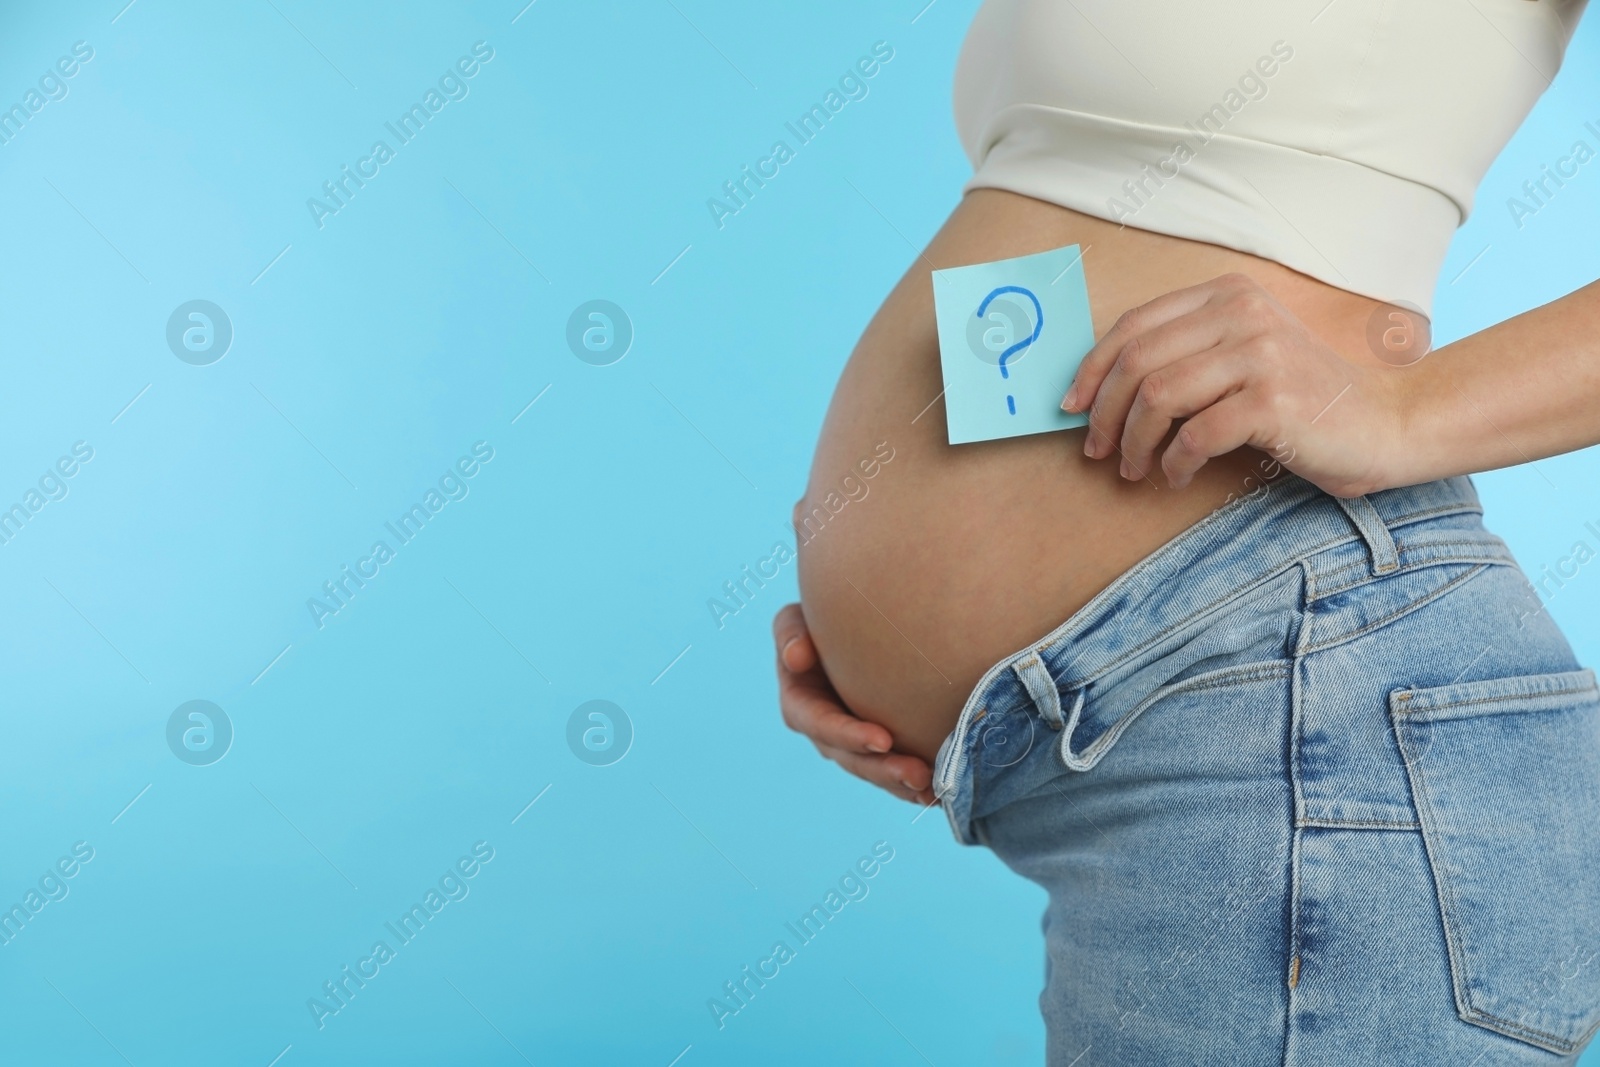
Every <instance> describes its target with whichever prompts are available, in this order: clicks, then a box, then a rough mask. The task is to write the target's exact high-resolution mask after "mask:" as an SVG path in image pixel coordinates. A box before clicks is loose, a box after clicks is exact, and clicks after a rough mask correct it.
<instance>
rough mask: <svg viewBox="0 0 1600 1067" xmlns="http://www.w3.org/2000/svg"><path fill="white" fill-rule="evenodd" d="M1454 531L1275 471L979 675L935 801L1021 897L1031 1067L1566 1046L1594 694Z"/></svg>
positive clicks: (1595, 931)
mask: <svg viewBox="0 0 1600 1067" xmlns="http://www.w3.org/2000/svg"><path fill="white" fill-rule="evenodd" d="M1481 514H1482V513H1481V509H1480V508H1479V506H1478V501H1477V495H1476V493H1475V491H1474V490H1473V488H1472V484H1471V482H1470V481H1468V480H1467V479H1465V478H1455V479H1450V480H1447V481H1440V482H1433V483H1430V484H1427V485H1420V486H1413V487H1410V488H1405V489H1396V490H1389V491H1385V492H1381V493H1374V494H1372V495H1370V496H1368V497H1363V498H1358V499H1355V500H1336V499H1335V498H1333V497H1330V496H1328V495H1326V494H1324V493H1322V492H1321V491H1319V490H1317V489H1316V488H1314V487H1313V486H1311V485H1309V484H1308V483H1306V482H1304V481H1302V480H1300V479H1298V478H1294V477H1292V476H1289V477H1288V478H1287V479H1286V480H1285V481H1283V482H1280V483H1278V484H1275V485H1273V486H1272V487H1271V488H1269V489H1264V490H1262V491H1260V492H1259V493H1258V494H1257V495H1255V496H1254V497H1248V498H1244V499H1241V500H1237V501H1234V502H1233V503H1231V504H1229V505H1228V506H1226V507H1224V508H1222V509H1221V510H1219V511H1218V512H1217V513H1215V514H1214V515H1212V516H1211V517H1209V518H1208V519H1206V520H1205V521H1203V522H1201V523H1200V524H1198V525H1196V526H1195V527H1193V528H1191V529H1190V530H1188V531H1186V532H1185V533H1184V534H1182V535H1181V536H1179V537H1178V538H1177V539H1176V540H1174V541H1172V542H1170V543H1169V544H1167V545H1166V546H1165V547H1163V548H1162V549H1160V550H1159V551H1158V552H1156V553H1155V554H1154V555H1152V556H1151V557H1149V558H1148V559H1146V560H1145V561H1144V562H1143V563H1141V564H1139V565H1138V566H1137V567H1135V568H1134V569H1133V570H1131V571H1129V572H1128V573H1127V574H1125V575H1123V576H1122V577H1121V578H1119V579H1118V580H1117V581H1116V582H1115V583H1114V584H1113V585H1112V586H1111V587H1110V588H1108V589H1106V590H1105V591H1104V592H1103V593H1101V594H1100V595H1099V596H1098V597H1096V598H1095V599H1094V600H1093V601H1092V602H1091V603H1090V604H1089V605H1088V606H1086V607H1085V608H1084V609H1083V610H1082V611H1080V612H1078V613H1077V614H1076V615H1074V616H1073V617H1072V618H1071V619H1070V620H1068V621H1067V622H1066V623H1065V624H1063V625H1062V626H1061V627H1060V628H1059V629H1057V630H1056V631H1055V632H1054V633H1052V634H1050V635H1049V636H1048V637H1046V638H1044V639H1043V640H1042V641H1040V642H1038V643H1037V644H1036V645H1035V646H1033V647H1031V648H1028V649H1025V650H1024V651H1022V652H1019V653H1017V654H1016V655H1013V656H1011V657H1009V658H1007V659H1006V660H1004V661H1003V662H1001V663H999V664H997V665H996V666H995V667H993V668H992V669H990V671H989V672H988V673H987V674H985V675H984V677H983V679H982V681H981V682H979V684H978V687H977V689H976V690H975V691H974V692H973V694H972V697H971V699H970V700H969V701H968V702H967V705H966V707H965V709H964V710H963V711H962V714H961V719H960V722H959V723H958V725H957V726H956V729H955V730H954V731H953V732H952V733H951V735H950V736H949V737H948V738H947V739H946V740H945V742H944V745H943V747H942V748H941V749H940V752H939V758H938V761H937V766H936V769H935V775H934V781H935V789H936V790H937V792H938V794H939V796H940V798H941V802H942V804H943V806H944V808H945V811H946V813H947V814H948V816H949V818H950V823H951V826H952V828H953V829H954V831H955V833H956V836H957V837H958V839H960V840H961V841H962V842H964V843H966V844H983V845H986V846H987V847H989V848H990V849H992V850H993V851H994V853H995V854H996V855H997V856H999V857H1000V859H1001V860H1002V861H1004V862H1005V863H1006V864H1007V865H1008V866H1009V867H1011V868H1012V869H1013V870H1014V871H1016V872H1017V873H1018V874H1021V875H1023V876H1024V877H1026V878H1028V879H1030V880H1032V881H1034V882H1037V883H1038V884H1039V885H1041V886H1043V887H1044V888H1045V889H1046V890H1047V891H1048V893H1049V905H1048V908H1047V910H1046V912H1045V916H1044V934H1045V944H1046V969H1045V982H1044V991H1043V993H1042V994H1041V996H1040V1008H1041V1010H1042V1012H1043V1015H1044V1020H1045V1024H1046V1029H1047V1031H1048V1050H1049V1056H1048V1059H1049V1062H1050V1063H1051V1064H1060V1065H1067V1064H1075V1063H1076V1064H1080V1065H1081V1067H1088V1065H1091V1064H1138V1065H1144V1064H1149V1065H1161V1067H1170V1065H1177V1064H1205V1065H1215V1064H1227V1065H1229V1067H1244V1065H1255V1064H1263V1065H1264V1064H1273V1065H1280V1064H1281V1065H1295V1067H1301V1065H1310V1064H1326V1065H1328V1067H1352V1065H1364V1064H1384V1065H1418V1064H1441V1065H1442V1064H1449V1065H1452V1067H1493V1065H1497V1064H1501V1065H1504V1064H1543V1065H1550V1064H1558V1063H1572V1062H1574V1061H1575V1060H1576V1059H1577V1056H1578V1053H1579V1052H1580V1051H1581V1050H1582V1048H1583V1047H1584V1045H1585V1043H1586V1042H1588V1040H1589V1038H1590V1037H1591V1036H1592V1035H1593V1033H1594V1031H1595V1028H1596V1025H1597V1024H1600V717H1597V716H1600V694H1597V690H1596V686H1595V676H1594V673H1593V672H1592V671H1588V670H1583V669H1581V668H1580V667H1579V665H1578V664H1577V662H1576V661H1575V660H1574V658H1573V654H1572V651H1571V649H1570V648H1569V647H1568V645H1567V642H1566V640H1565V639H1564V638H1563V637H1562V635H1561V633H1560V631H1559V630H1558V629H1557V628H1556V626H1555V625H1554V624H1553V623H1552V622H1551V620H1550V617H1549V616H1548V615H1547V614H1546V613H1544V612H1543V611H1542V610H1541V607H1540V602H1539V600H1538V597H1537V595H1536V594H1535V592H1534V590H1533V589H1532V587H1531V586H1530V585H1529V584H1528V581H1527V579H1526V578H1524V577H1523V574H1522V572H1521V571H1520V570H1519V569H1518V568H1517V566H1516V564H1515V562H1514V561H1513V560H1512V557H1511V554H1510V552H1509V551H1508V550H1507V548H1506V546H1505V544H1504V543H1503V542H1502V541H1500V539H1499V538H1497V537H1495V536H1494V535H1492V534H1490V533H1488V532H1487V531H1486V530H1485V529H1484V528H1483V525H1482V522H1481Z"/></svg>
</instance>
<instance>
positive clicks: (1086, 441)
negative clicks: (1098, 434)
mask: <svg viewBox="0 0 1600 1067" xmlns="http://www.w3.org/2000/svg"><path fill="white" fill-rule="evenodd" d="M1083 454H1084V455H1086V456H1088V457H1089V458H1090V459H1093V458H1094V433H1093V431H1091V432H1090V433H1088V434H1086V435H1085V436H1084V438H1083Z"/></svg>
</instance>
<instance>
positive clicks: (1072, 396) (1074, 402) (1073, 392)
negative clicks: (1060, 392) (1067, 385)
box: [1061, 385, 1078, 411]
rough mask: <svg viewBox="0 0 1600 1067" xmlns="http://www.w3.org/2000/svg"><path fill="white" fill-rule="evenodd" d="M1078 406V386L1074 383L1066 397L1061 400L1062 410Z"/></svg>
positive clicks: (1069, 409)
mask: <svg viewBox="0 0 1600 1067" xmlns="http://www.w3.org/2000/svg"><path fill="white" fill-rule="evenodd" d="M1077 406H1078V387H1077V386H1076V385H1074V386H1073V387H1072V388H1071V389H1068V390H1067V395H1066V397H1065V398H1063V399H1062V401H1061V410H1062V411H1071V410H1072V409H1073V408H1076V407H1077Z"/></svg>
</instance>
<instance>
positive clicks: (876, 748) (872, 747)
mask: <svg viewBox="0 0 1600 1067" xmlns="http://www.w3.org/2000/svg"><path fill="white" fill-rule="evenodd" d="M867 751H868V752H887V751H889V748H888V746H887V745H880V744H878V743H877V742H876V741H868V742H867Z"/></svg>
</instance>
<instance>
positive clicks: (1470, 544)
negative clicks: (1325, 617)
mask: <svg viewBox="0 0 1600 1067" xmlns="http://www.w3.org/2000/svg"><path fill="white" fill-rule="evenodd" d="M1424 547H1426V548H1427V549H1429V550H1430V552H1429V554H1428V555H1427V556H1425V557H1423V558H1416V559H1413V561H1412V562H1409V563H1407V562H1406V553H1407V551H1408V549H1407V548H1406V546H1404V545H1402V546H1401V548H1400V558H1401V564H1400V566H1399V567H1398V568H1396V569H1395V570H1392V571H1387V572H1385V573H1383V574H1378V575H1374V574H1373V573H1372V568H1371V567H1370V566H1368V563H1367V561H1366V560H1355V561H1353V562H1350V563H1343V564H1340V565H1339V566H1337V567H1335V568H1334V569H1332V570H1329V571H1323V572H1322V573H1321V574H1318V575H1317V576H1316V581H1315V582H1314V583H1313V585H1314V587H1315V589H1316V591H1317V593H1316V596H1315V597H1314V598H1313V599H1316V600H1321V599H1322V598H1323V597H1329V596H1333V595H1334V594H1336V593H1343V592H1345V591H1346V590H1348V589H1354V588H1356V587H1358V586H1362V585H1367V584H1369V583H1371V582H1376V581H1382V580H1383V579H1384V578H1394V577H1396V576H1398V575H1401V574H1409V573H1410V572H1412V571H1419V570H1424V569H1426V568H1428V567H1444V566H1449V565H1450V564H1452V563H1486V564H1503V565H1506V566H1510V565H1512V564H1514V563H1515V562H1516V560H1515V558H1514V557H1512V556H1511V555H1510V554H1509V553H1505V552H1493V553H1482V551H1481V550H1482V549H1484V548H1485V547H1486V546H1485V545H1484V544H1483V543H1482V542H1478V541H1434V542H1431V543H1429V544H1428V545H1426V546H1424ZM1436 548H1472V549H1477V550H1479V552H1480V554H1475V555H1442V556H1441V555H1435V554H1433V553H1432V552H1431V550H1432V549H1436ZM1410 551H1411V552H1412V553H1413V555H1416V554H1417V553H1416V550H1415V549H1412V550H1410ZM1348 572H1353V573H1359V574H1360V575H1361V579H1360V580H1359V581H1354V582H1349V583H1347V584H1344V585H1335V584H1332V580H1333V579H1336V578H1338V577H1340V576H1342V575H1344V574H1346V573H1348Z"/></svg>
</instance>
